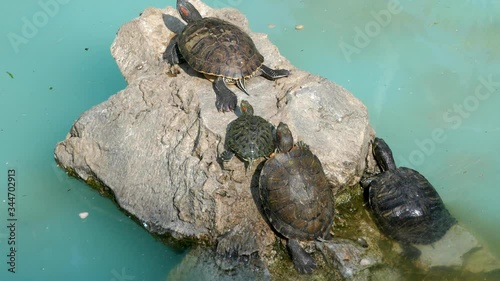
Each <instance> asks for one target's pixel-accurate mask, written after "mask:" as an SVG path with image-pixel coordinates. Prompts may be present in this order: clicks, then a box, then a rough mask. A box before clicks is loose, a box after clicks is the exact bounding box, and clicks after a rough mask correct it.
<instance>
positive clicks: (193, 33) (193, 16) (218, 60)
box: [165, 0, 289, 111]
mask: <svg viewBox="0 0 500 281" xmlns="http://www.w3.org/2000/svg"><path fill="white" fill-rule="evenodd" d="M177 10H178V11H179V13H180V15H181V17H182V19H183V20H184V21H186V22H187V26H186V27H185V28H184V30H183V31H182V32H181V33H180V34H178V36H177V37H176V39H174V40H175V42H174V43H173V44H172V43H171V44H169V46H168V47H167V50H166V51H165V57H166V59H167V61H168V62H169V63H170V64H178V63H179V62H180V58H183V59H184V60H185V61H186V62H187V63H188V64H189V66H191V67H192V68H193V69H194V70H196V71H198V72H201V73H203V74H205V76H207V78H209V79H211V80H212V79H213V80H214V82H213V88H214V91H215V94H216V95H217V98H216V102H215V105H216V107H217V110H218V111H232V110H234V108H235V107H236V104H237V98H236V95H235V94H234V93H233V92H232V91H231V90H229V88H228V87H227V86H226V83H229V84H236V85H237V86H238V88H240V89H241V90H242V91H243V92H245V93H246V94H248V92H247V90H246V88H245V79H248V78H250V77H252V76H256V75H262V76H264V77H266V78H268V79H271V80H274V79H277V78H281V77H286V76H288V75H289V71H288V70H285V69H276V70H274V69H271V68H269V67H267V66H265V65H264V64H263V62H264V57H263V56H262V55H261V54H260V53H259V51H258V50H257V48H256V47H255V44H254V42H253V41H252V39H251V38H250V36H248V34H246V33H245V32H244V31H243V30H241V29H240V28H239V27H237V26H236V25H234V24H232V23H230V22H227V21H224V20H221V19H218V18H211V17H207V18H203V17H202V16H201V15H200V13H199V12H198V10H196V8H195V7H194V6H193V5H192V4H191V3H189V2H188V1H186V0H177ZM179 53H180V54H179Z"/></svg>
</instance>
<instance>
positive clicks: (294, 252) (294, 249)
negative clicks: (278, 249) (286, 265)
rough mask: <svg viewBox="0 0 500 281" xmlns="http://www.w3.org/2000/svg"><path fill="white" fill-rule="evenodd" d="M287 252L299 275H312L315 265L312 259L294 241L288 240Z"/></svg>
mask: <svg viewBox="0 0 500 281" xmlns="http://www.w3.org/2000/svg"><path fill="white" fill-rule="evenodd" d="M286 247H287V249H288V252H289V253H290V256H291V257H292V261H293V265H294V266H295V268H296V269H297V270H298V271H299V272H300V273H301V274H304V273H307V274H309V273H312V272H313V270H314V269H316V267H317V265H316V262H315V261H314V259H313V258H312V257H311V255H309V254H308V253H307V252H306V251H305V250H304V249H302V247H301V246H300V244H299V241H297V240H295V239H288V242H287V244H286Z"/></svg>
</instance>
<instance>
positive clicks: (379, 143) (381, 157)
mask: <svg viewBox="0 0 500 281" xmlns="http://www.w3.org/2000/svg"><path fill="white" fill-rule="evenodd" d="M372 149H373V156H374V157H375V160H376V161H377V164H378V166H379V168H380V169H381V170H382V171H387V170H395V169H396V163H395V162H394V157H393V156H392V151H391V149H390V148H389V146H388V145H387V143H386V142H385V141H384V140H383V139H381V138H375V139H374V140H373V142H372Z"/></svg>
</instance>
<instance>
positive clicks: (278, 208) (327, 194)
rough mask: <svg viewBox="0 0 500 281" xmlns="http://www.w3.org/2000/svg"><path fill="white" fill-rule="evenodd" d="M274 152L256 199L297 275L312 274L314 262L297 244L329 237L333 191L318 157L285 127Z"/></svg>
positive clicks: (279, 131)
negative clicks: (258, 199) (283, 241)
mask: <svg viewBox="0 0 500 281" xmlns="http://www.w3.org/2000/svg"><path fill="white" fill-rule="evenodd" d="M275 138H276V142H277V152H276V153H275V154H273V155H272V156H271V157H270V158H269V160H267V161H266V162H265V164H264V166H263V167H262V170H261V173H260V176H259V198H260V201H261V204H262V209H263V213H264V214H265V217H266V218H267V220H268V221H269V223H270V224H271V226H272V228H273V229H274V230H275V231H276V232H277V233H278V234H280V235H281V236H282V237H284V238H285V239H286V244H287V249H288V252H289V254H290V256H291V259H292V261H293V264H294V266H295V268H296V269H297V271H298V272H300V273H302V274H304V273H312V272H313V271H314V269H315V268H316V267H317V265H316V261H315V260H314V259H313V257H312V256H311V255H310V254H308V253H307V252H306V251H305V250H304V249H303V248H302V247H301V246H300V244H299V241H314V240H319V241H324V240H328V239H330V238H331V236H330V228H331V225H332V222H333V217H334V213H335V210H334V202H333V194H332V188H331V186H330V184H329V183H328V180H327V178H326V175H325V172H324V170H323V167H322V165H321V162H320V161H319V159H318V157H317V156H316V155H314V154H313V153H312V152H311V150H310V149H309V146H308V145H307V144H305V143H304V142H298V143H297V144H295V145H294V144H293V136H292V133H291V132H290V129H289V128H288V125H286V124H285V123H283V122H281V123H279V125H278V127H277V129H276V137H275Z"/></svg>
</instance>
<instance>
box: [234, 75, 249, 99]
mask: <svg viewBox="0 0 500 281" xmlns="http://www.w3.org/2000/svg"><path fill="white" fill-rule="evenodd" d="M236 86H238V88H240V90H242V91H243V92H244V93H245V94H247V95H250V94H249V93H248V92H247V88H246V85H245V78H241V79H238V80H236Z"/></svg>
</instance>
